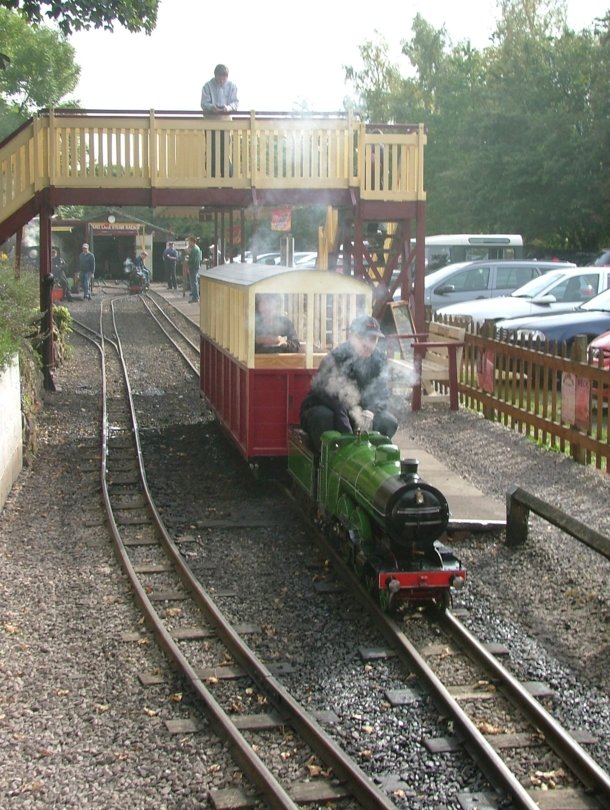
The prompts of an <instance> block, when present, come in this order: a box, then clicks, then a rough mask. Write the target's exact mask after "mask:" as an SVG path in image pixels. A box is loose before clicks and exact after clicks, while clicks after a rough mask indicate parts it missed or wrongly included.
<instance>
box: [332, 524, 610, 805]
mask: <svg viewBox="0 0 610 810" xmlns="http://www.w3.org/2000/svg"><path fill="white" fill-rule="evenodd" d="M321 542H323V544H324V547H325V549H326V552H327V553H328V555H329V557H331V558H332V561H333V565H334V566H335V567H336V569H337V570H338V571H339V572H340V573H341V576H342V577H344V578H345V579H346V581H347V582H349V583H350V589H351V590H352V591H353V592H354V593H358V594H359V596H360V598H361V600H362V601H363V603H364V604H365V605H366V607H367V610H368V611H369V613H370V614H371V615H372V616H373V617H374V618H375V621H376V622H377V623H378V625H379V627H380V628H381V630H382V632H383V634H384V636H385V638H386V640H387V641H388V643H389V645H390V646H389V651H390V654H393V653H396V654H398V655H399V656H400V658H401V659H402V660H403V661H404V663H405V665H406V666H407V667H409V669H410V670H411V671H413V672H415V673H416V675H417V679H418V685H417V687H416V688H415V691H414V690H413V688H409V689H405V690H398V691H397V692H396V693H395V694H393V695H392V696H389V699H390V702H391V703H395V704H398V705H399V704H400V703H401V702H405V701H406V702H413V703H417V701H418V700H420V699H421V697H422V695H423V694H429V695H431V696H432V698H433V700H434V702H435V704H436V705H437V706H438V707H439V709H440V710H441V711H442V712H443V713H444V715H445V716H446V719H447V727H448V729H449V733H448V734H447V735H446V736H443V737H440V738H437V739H428V740H426V741H425V745H426V747H427V748H428V750H429V751H430V752H431V753H433V754H442V753H448V752H451V751H455V750H458V749H460V748H464V749H466V750H467V751H468V752H469V754H470V755H471V756H472V757H473V759H474V760H475V762H476V763H477V764H478V765H479V767H480V768H481V769H482V770H483V772H484V773H485V774H486V775H487V776H488V778H489V780H490V782H491V784H492V785H493V786H494V787H495V788H496V790H497V791H498V792H499V794H500V795H504V796H508V797H510V801H511V806H515V807H522V808H530V810H534V808H545V809H548V810H561V808H570V809H571V810H591V809H592V808H607V807H610V774H609V773H608V772H607V771H605V770H604V769H603V768H602V767H600V766H599V765H598V764H597V763H596V762H595V761H594V760H593V759H592V758H591V757H590V756H589V755H588V753H587V752H586V751H585V749H584V747H583V746H584V745H592V744H594V743H596V742H597V740H596V739H595V738H592V737H591V735H588V734H585V733H579V732H578V731H576V732H574V733H570V732H568V731H567V730H566V729H565V728H563V727H562V726H561V724H560V723H559V722H557V721H556V720H555V719H554V718H553V717H552V715H551V714H550V712H549V711H547V710H546V709H545V708H544V706H543V704H542V701H543V700H544V699H545V698H551V697H552V695H553V692H552V690H550V689H549V688H547V687H545V685H544V684H539V683H536V682H533V683H531V682H530V683H522V682H520V681H519V680H518V679H517V678H516V677H515V676H514V675H513V674H512V673H511V672H510V670H509V669H508V667H507V666H504V665H503V664H502V663H501V661H500V658H501V657H504V656H508V650H507V649H505V648H503V647H502V646H501V645H491V646H490V645H486V644H484V643H482V642H480V641H479V640H478V639H476V638H475V637H474V636H473V635H471V633H470V632H469V631H468V630H467V628H466V627H465V626H464V624H462V622H461V621H460V620H459V617H458V615H457V614H456V613H452V612H451V611H447V612H446V613H444V614H443V613H440V612H434V613H431V614H429V618H430V621H425V622H424V621H422V618H423V614H421V613H417V612H414V613H411V614H407V618H406V619H405V620H404V623H403V625H401V624H399V623H398V622H396V621H395V620H394V619H393V618H392V617H388V616H387V615H385V614H383V613H382V612H381V611H380V610H379V608H378V607H377V605H376V604H375V603H374V602H373V601H372V600H371V599H370V598H369V597H368V594H367V593H366V591H365V590H364V588H363V587H362V585H361V584H360V583H359V582H358V581H357V580H356V579H355V578H354V576H353V574H352V572H351V571H350V570H349V569H347V568H346V567H345V565H344V563H343V561H342V560H341V558H340V556H339V555H338V554H337V553H336V551H335V550H334V548H333V547H332V546H330V545H329V544H328V543H326V541H325V540H323V539H321ZM422 628H423V632H422ZM416 639H417V640H416ZM384 654H387V652H386V651H374V652H373V656H376V657H378V656H380V655H384ZM418 690H421V691H418ZM499 703H501V706H499V705H498V704H499ZM504 729H510V730H509V731H504ZM532 746H535V747H536V748H537V751H538V752H539V754H538V759H539V760H540V762H541V763H542V762H552V765H550V766H548V767H541V769H540V770H539V772H538V774H534V775H533V776H534V778H533V779H532V781H537V782H538V787H535V788H526V787H524V784H523V783H524V782H526V781H528V780H529V779H530V778H531V776H532V774H531V773H530V772H529V771H528V769H529V768H531V757H528V758H527V760H526V762H525V764H523V763H521V762H520V761H519V752H521V751H524V750H525V749H529V748H531V747H532ZM551 754H552V756H551ZM549 786H550V788H551V789H549ZM496 801H497V797H494V796H493V795H491V794H486V795H477V796H472V795H466V794H463V795H462V797H461V802H462V803H463V805H464V806H472V803H473V802H474V803H477V802H483V803H484V804H486V805H488V806H495V802H496Z"/></svg>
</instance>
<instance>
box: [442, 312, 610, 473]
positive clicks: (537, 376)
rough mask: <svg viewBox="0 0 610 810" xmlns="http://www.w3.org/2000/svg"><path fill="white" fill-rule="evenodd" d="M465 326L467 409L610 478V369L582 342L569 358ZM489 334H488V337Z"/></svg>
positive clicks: (462, 387) (463, 394) (462, 376)
mask: <svg viewBox="0 0 610 810" xmlns="http://www.w3.org/2000/svg"><path fill="white" fill-rule="evenodd" d="M448 322H450V323H459V325H462V326H464V325H465V326H466V329H467V331H466V334H465V337H464V343H465V345H464V352H463V357H462V365H461V369H460V373H459V384H458V390H459V396H460V404H461V405H462V406H463V407H467V408H470V409H472V410H475V411H477V412H478V413H481V414H482V415H483V416H484V417H485V418H486V419H492V420H495V421H497V422H500V423H501V424H503V425H505V426H506V427H510V428H513V429H514V430H518V431H519V432H521V433H522V434H523V435H525V436H527V437H528V438H530V439H531V440H532V441H534V442H537V443H539V444H540V445H542V446H544V447H547V448H549V449H552V450H557V451H560V452H562V453H569V454H570V455H571V456H572V458H574V460H575V461H578V462H580V463H582V464H592V465H595V467H597V468H598V469H601V470H604V471H605V472H610V442H609V439H608V396H609V391H610V370H608V369H604V368H602V367H601V366H600V365H598V364H597V361H594V360H593V358H591V357H588V356H587V340H586V338H585V337H584V336H579V337H577V339H576V341H575V342H574V344H573V345H572V347H571V350H570V351H568V349H567V347H566V346H561V347H559V349H558V351H555V348H554V347H553V350H551V348H550V347H549V346H547V345H546V344H544V343H541V342H533V343H531V344H525V345H524V344H519V345H517V343H508V342H504V341H500V340H497V339H496V338H495V337H490V336H487V334H482V333H480V332H479V333H475V331H474V329H473V326H472V324H464V323H463V322H461V323H460V322H458V321H456V320H452V321H448ZM487 331H489V330H487Z"/></svg>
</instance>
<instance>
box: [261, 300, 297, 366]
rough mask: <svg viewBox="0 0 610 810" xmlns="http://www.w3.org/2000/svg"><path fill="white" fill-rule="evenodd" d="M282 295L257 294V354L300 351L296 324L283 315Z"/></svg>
mask: <svg viewBox="0 0 610 810" xmlns="http://www.w3.org/2000/svg"><path fill="white" fill-rule="evenodd" d="M281 307H282V296H281V295H276V294H273V293H263V294H259V295H257V296H256V318H255V344H256V353H257V354H277V353H279V352H300V351H301V344H300V342H299V338H298V335H297V333H296V330H295V328H294V324H293V323H292V321H291V320H290V318H287V317H286V316H285V315H282V312H281Z"/></svg>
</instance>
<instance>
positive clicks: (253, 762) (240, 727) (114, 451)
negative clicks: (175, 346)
mask: <svg viewBox="0 0 610 810" xmlns="http://www.w3.org/2000/svg"><path fill="white" fill-rule="evenodd" d="M101 306H102V315H101V318H100V329H99V333H95V332H94V331H93V330H90V329H84V328H83V327H82V325H79V324H78V323H77V324H76V330H77V331H78V332H79V333H80V334H81V335H82V336H83V337H85V336H86V337H87V339H89V340H92V341H93V342H95V344H96V345H97V347H98V351H99V355H100V362H101V367H102V375H103V385H102V389H103V398H102V399H103V407H102V425H101V435H102V453H101V456H102V462H101V467H102V492H103V500H104V504H105V507H106V512H107V517H108V524H109V527H110V530H111V533H112V536H113V541H114V544H115V549H116V553H117V555H118V557H119V560H120V562H121V564H122V566H123V568H124V570H125V572H126V574H127V576H128V577H129V581H130V583H131V586H132V588H133V592H134V595H135V598H136V600H137V602H138V603H139V605H140V607H141V609H142V611H143V613H144V615H145V617H146V622H147V624H148V625H149V626H150V627H151V628H152V629H153V631H154V633H155V636H156V637H157V640H158V642H159V644H160V645H161V647H162V648H163V650H164V651H165V652H166V654H167V656H168V657H169V658H170V659H171V660H172V661H173V662H174V663H175V664H176V665H177V666H178V667H179V668H180V671H181V672H182V674H183V675H184V677H185V678H186V680H187V681H188V683H189V685H190V687H191V689H192V690H193V691H194V693H195V694H196V695H197V696H198V698H199V700H200V701H201V702H202V704H203V706H204V707H205V713H206V715H207V716H208V718H209V720H210V723H211V724H212V726H213V727H214V729H215V730H216V732H217V733H218V734H219V735H220V736H221V737H222V738H223V739H225V740H226V742H227V744H228V746H229V747H230V750H231V753H232V756H233V757H234V759H235V761H236V762H237V764H238V765H239V767H240V768H241V769H242V770H243V772H244V774H245V776H246V778H247V779H248V780H249V782H250V785H251V787H250V793H251V795H252V796H254V797H256V800H257V801H262V802H263V803H264V804H266V805H267V806H270V807H278V808H294V807H297V806H299V804H302V803H307V804H309V805H311V804H312V803H313V804H316V803H324V802H328V801H341V802H342V806H345V807H367V808H372V807H379V808H382V807H383V808H389V807H392V806H393V805H392V802H391V801H390V800H389V799H388V798H387V797H386V796H385V794H383V793H382V792H381V791H380V790H379V789H378V788H377V787H376V786H375V785H374V784H373V783H372V782H371V781H370V780H369V779H368V778H367V777H366V776H365V775H364V773H363V772H362V771H361V770H360V769H359V767H358V766H357V765H356V764H355V763H354V762H353V761H352V760H351V759H350V758H349V757H348V756H346V755H345V753H344V752H343V751H342V750H341V749H340V748H339V746H337V745H336V744H335V743H334V742H333V741H332V739H331V738H330V737H328V736H327V735H326V734H325V732H324V731H323V729H322V728H321V727H320V726H319V725H318V724H317V722H316V721H315V720H314V719H313V718H312V717H311V716H310V715H309V714H308V713H307V712H305V711H304V710H303V709H302V708H301V707H300V706H299V705H298V703H297V702H296V701H295V700H294V699H293V698H292V696H291V695H290V694H289V693H288V692H287V691H286V689H285V688H284V687H283V686H282V685H281V683H280V682H279V681H278V680H277V678H276V677H275V675H274V674H273V672H272V671H271V670H270V669H269V668H268V667H266V666H265V665H264V664H262V663H261V661H260V660H258V659H257V658H256V656H254V655H253V654H252V652H251V650H250V649H249V647H248V645H247V644H246V643H245V641H244V640H243V638H242V636H243V635H244V634H247V633H248V632H256V628H247V627H246V628H244V627H242V628H235V627H233V626H231V625H230V624H229V623H228V622H227V621H226V620H225V618H224V616H223V615H222V613H221V612H220V611H219V610H218V608H217V606H216V605H215V603H214V602H213V600H212V599H211V598H210V596H209V594H208V593H206V591H205V590H204V589H203V588H202V587H201V585H200V583H199V582H198V581H197V579H196V578H195V577H194V576H193V575H192V573H191V571H190V569H189V568H188V566H187V565H186V563H185V561H184V558H183V556H182V553H181V551H180V548H179V546H178V545H177V544H176V543H175V542H174V541H173V539H172V538H171V537H170V536H169V533H168V532H167V530H166V528H165V526H164V524H163V521H162V520H161V517H160V514H159V512H158V510H157V508H156V506H155V503H154V502H153V499H152V497H151V495H150V490H149V487H148V483H147V479H146V473H145V470H144V468H143V464H142V449H141V444H140V438H139V433H138V423H137V418H136V413H135V408H134V402H133V397H132V394H131V388H130V382H129V375H128V372H127V368H126V364H125V361H124V357H123V352H122V346H121V338H120V336H119V334H118V329H117V323H116V319H115V317H114V302H113V301H110V302H103V303H102V305H101ZM239 630H241V635H240V634H239V633H238V631H239ZM152 678H153V679H154V675H153V676H152ZM245 703H247V704H248V705H247V709H248V711H247V712H246V711H244V704H245ZM274 739H275V742H273V740H274ZM287 748H288V749H290V751H291V754H290V756H289V757H287V758H286V757H283V756H282V752H285V751H286V750H287ZM257 752H258V753H257ZM270 752H275V755H273V756H269V753H270ZM259 754H260V755H259ZM263 755H264V758H265V760H267V761H263ZM287 759H288V760H289V761H288V764H287V763H286V760H287ZM312 773H315V774H316V778H315V779H312V778H311V774H312ZM323 773H325V774H327V776H326V777H325V776H319V774H323ZM235 801H236V798H235V795H234V791H231V790H229V791H227V793H226V795H221V793H220V792H217V793H216V794H215V795H214V797H213V802H214V806H215V807H217V808H220V807H225V806H226V807H228V806H235ZM240 801H243V799H240Z"/></svg>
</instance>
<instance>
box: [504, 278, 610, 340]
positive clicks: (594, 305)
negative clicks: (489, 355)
mask: <svg viewBox="0 0 610 810" xmlns="http://www.w3.org/2000/svg"><path fill="white" fill-rule="evenodd" d="M496 330H497V335H498V337H500V338H501V339H502V338H506V337H509V336H515V337H516V339H517V340H545V341H549V342H550V343H562V342H564V341H565V342H566V343H567V344H568V345H570V344H571V343H572V342H573V341H574V338H575V337H576V335H586V337H587V338H588V339H589V341H591V340H593V339H594V338H596V337H598V336H599V335H601V334H602V333H603V332H607V331H609V330H610V290H604V292H602V293H600V294H599V295H596V296H595V297H594V298H591V300H590V301H587V302H586V303H584V304H581V305H580V306H578V307H576V309H573V310H572V311H571V312H560V313H558V314H556V315H553V314H551V315H536V316H530V317H526V318H508V319H506V320H502V321H498V322H497V323H496Z"/></svg>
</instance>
